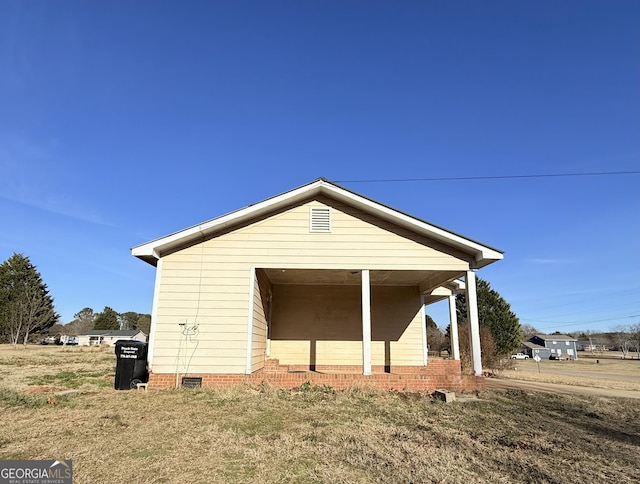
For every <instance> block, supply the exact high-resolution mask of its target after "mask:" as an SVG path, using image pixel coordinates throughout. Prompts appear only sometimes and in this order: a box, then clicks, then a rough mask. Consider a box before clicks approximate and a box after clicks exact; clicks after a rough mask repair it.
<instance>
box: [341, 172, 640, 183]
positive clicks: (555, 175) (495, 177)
mask: <svg viewBox="0 0 640 484" xmlns="http://www.w3.org/2000/svg"><path fill="white" fill-rule="evenodd" d="M639 174H640V171H594V172H583V173H541V174H537V175H489V176H447V177H434V178H386V179H383V178H381V179H372V180H333V181H334V182H335V183H401V182H422V181H461V180H508V179H515V178H560V177H565V178H566V177H581V176H613V175H639Z"/></svg>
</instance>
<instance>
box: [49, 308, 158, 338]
mask: <svg viewBox="0 0 640 484" xmlns="http://www.w3.org/2000/svg"><path fill="white" fill-rule="evenodd" d="M92 329H105V330H108V329H114V330H129V329H137V330H139V331H143V332H144V333H145V334H147V335H148V334H149V331H150V329H151V315H150V314H145V313H136V312H133V311H127V312H125V313H119V312H117V311H115V310H114V309H113V308H110V307H109V306H105V308H104V309H103V310H102V311H101V312H99V313H96V312H94V310H93V309H91V308H83V309H81V310H80V311H78V312H77V313H76V314H74V316H73V321H71V322H70V323H68V324H65V325H61V324H57V325H54V326H52V327H51V328H49V330H48V334H50V335H53V336H55V335H59V334H68V335H78V334H86V333H87V332H88V331H90V330H92Z"/></svg>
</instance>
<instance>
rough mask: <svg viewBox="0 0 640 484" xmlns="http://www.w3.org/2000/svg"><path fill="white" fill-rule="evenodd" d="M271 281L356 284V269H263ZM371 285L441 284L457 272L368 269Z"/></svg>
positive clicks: (456, 275)
mask: <svg viewBox="0 0 640 484" xmlns="http://www.w3.org/2000/svg"><path fill="white" fill-rule="evenodd" d="M264 271H265V272H266V274H267V276H268V277H269V280H270V281H271V283H272V284H307V285H353V286H359V285H360V282H361V274H360V272H361V271H359V270H352V271H350V270H343V269H317V270H312V269H264ZM369 276H370V280H371V285H374V286H418V285H420V284H421V283H424V282H425V281H430V282H431V281H433V283H436V282H437V283H438V284H442V282H443V281H445V280H449V279H453V278H455V277H458V276H459V274H457V273H451V272H440V271H382V270H371V272H370V273H369Z"/></svg>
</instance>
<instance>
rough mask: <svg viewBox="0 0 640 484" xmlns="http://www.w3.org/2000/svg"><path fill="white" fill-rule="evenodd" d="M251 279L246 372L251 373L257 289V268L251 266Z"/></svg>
mask: <svg viewBox="0 0 640 484" xmlns="http://www.w3.org/2000/svg"><path fill="white" fill-rule="evenodd" d="M249 277H250V279H249V316H248V318H247V363H246V370H245V373H246V374H247V375H251V353H252V347H253V303H254V301H253V298H254V297H255V291H256V270H255V268H253V267H252V268H251V272H250V276H249Z"/></svg>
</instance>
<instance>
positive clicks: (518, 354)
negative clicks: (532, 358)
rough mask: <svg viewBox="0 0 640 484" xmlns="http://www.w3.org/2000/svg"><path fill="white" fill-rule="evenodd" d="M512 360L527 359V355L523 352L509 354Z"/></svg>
mask: <svg viewBox="0 0 640 484" xmlns="http://www.w3.org/2000/svg"><path fill="white" fill-rule="evenodd" d="M511 359H512V360H528V359H529V355H525V354H524V353H516V354H515V355H511Z"/></svg>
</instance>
